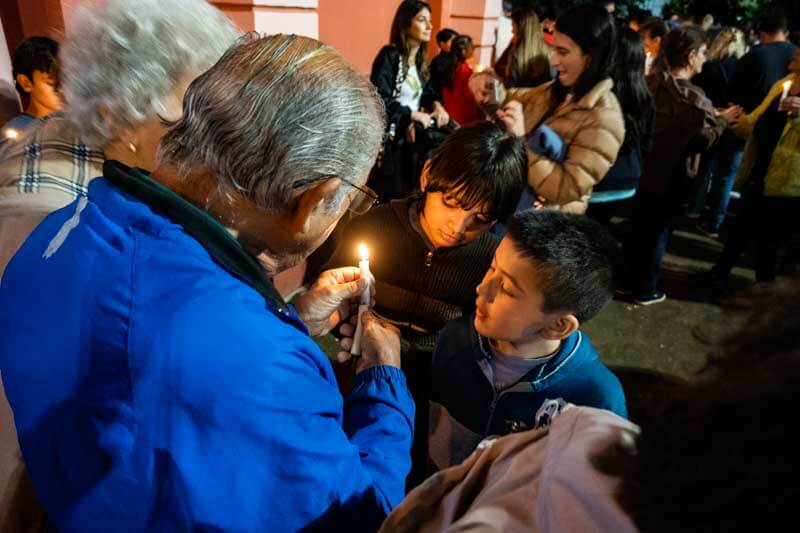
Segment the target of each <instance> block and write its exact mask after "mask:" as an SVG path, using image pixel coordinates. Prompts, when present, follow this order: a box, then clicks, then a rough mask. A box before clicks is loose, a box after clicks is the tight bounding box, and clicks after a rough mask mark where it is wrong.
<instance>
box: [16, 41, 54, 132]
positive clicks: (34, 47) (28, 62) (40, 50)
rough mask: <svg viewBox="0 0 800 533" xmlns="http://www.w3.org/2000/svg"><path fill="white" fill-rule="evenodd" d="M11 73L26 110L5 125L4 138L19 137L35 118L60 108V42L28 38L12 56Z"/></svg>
mask: <svg viewBox="0 0 800 533" xmlns="http://www.w3.org/2000/svg"><path fill="white" fill-rule="evenodd" d="M11 62H12V74H13V75H14V82H15V84H16V87H17V91H18V92H19V94H20V96H21V97H22V104H23V108H24V109H25V111H24V112H23V113H20V114H19V115H17V116H15V117H13V118H11V119H10V120H9V121H8V122H6V123H5V125H4V126H3V139H2V140H5V139H11V140H14V139H16V138H18V136H19V134H20V133H22V131H23V130H25V129H26V128H27V127H28V126H29V125H30V124H31V123H32V122H33V121H34V120H36V119H37V118H42V117H46V116H47V115H49V114H51V113H54V112H56V111H58V110H60V109H61V96H60V95H59V93H58V76H59V66H58V43H57V42H56V41H54V40H53V39H50V38H49V37H30V38H29V39H25V40H24V41H23V42H22V44H20V45H19V46H18V47H17V49H16V50H14V57H13V58H12V61H11Z"/></svg>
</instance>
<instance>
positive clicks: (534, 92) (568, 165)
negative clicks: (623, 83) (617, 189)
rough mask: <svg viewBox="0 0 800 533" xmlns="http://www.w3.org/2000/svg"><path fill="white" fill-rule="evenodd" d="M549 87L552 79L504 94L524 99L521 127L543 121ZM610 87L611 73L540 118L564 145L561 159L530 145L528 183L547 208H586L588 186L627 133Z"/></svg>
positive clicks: (600, 174) (609, 163)
mask: <svg viewBox="0 0 800 533" xmlns="http://www.w3.org/2000/svg"><path fill="white" fill-rule="evenodd" d="M552 87H553V82H550V83H545V84H543V85H540V86H538V87H534V88H532V89H514V90H511V91H509V94H508V100H518V101H519V102H520V103H521V104H522V110H523V114H524V117H525V131H531V130H532V129H534V128H535V127H537V126H539V123H540V122H542V117H544V115H545V113H546V112H547V110H548V108H549V106H550V94H551V91H552ZM613 87H614V83H613V82H612V81H611V79H609V78H606V79H605V80H603V81H601V82H600V83H598V84H597V85H595V86H594V87H593V88H592V90H590V91H589V92H588V93H586V94H585V95H584V96H583V98H581V99H580V100H578V101H576V102H569V103H567V104H566V105H562V106H561V107H560V108H559V109H557V110H556V112H555V113H553V114H552V115H551V116H550V117H548V118H547V119H546V120H545V121H544V122H543V124H546V125H547V126H549V127H550V128H552V129H553V131H555V132H556V133H557V134H558V135H559V136H560V137H561V138H562V139H563V140H564V143H565V144H566V146H567V155H566V159H565V160H564V162H563V163H559V162H557V161H554V160H552V159H548V158H547V157H544V156H540V155H538V154H535V153H534V152H532V151H531V150H530V149H529V150H528V183H529V184H530V186H531V187H533V189H534V190H535V191H536V194H537V195H539V196H542V197H543V198H544V199H545V200H546V202H545V207H546V208H554V209H561V210H564V211H570V212H574V213H583V212H585V211H586V207H587V203H588V200H589V197H590V196H591V194H592V188H593V187H594V186H595V184H596V183H598V182H599V181H600V180H602V179H603V178H604V177H605V175H606V173H607V172H608V170H609V169H610V168H611V166H612V165H613V164H614V161H616V159H617V154H618V153H619V148H620V146H621V145H622V141H623V139H624V138H625V124H624V120H623V118H622V109H621V108H620V106H619V102H618V101H617V97H616V96H615V95H614V93H613V92H612V88H613Z"/></svg>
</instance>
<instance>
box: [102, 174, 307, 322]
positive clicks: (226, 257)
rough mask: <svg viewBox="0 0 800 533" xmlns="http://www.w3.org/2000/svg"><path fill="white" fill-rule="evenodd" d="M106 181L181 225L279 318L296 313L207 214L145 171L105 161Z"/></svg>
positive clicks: (252, 261)
mask: <svg viewBox="0 0 800 533" xmlns="http://www.w3.org/2000/svg"><path fill="white" fill-rule="evenodd" d="M103 177H105V178H106V179H107V180H108V181H110V182H111V183H112V184H114V185H115V186H116V187H118V188H119V189H122V190H123V191H124V192H126V193H127V194H129V195H131V196H133V197H134V198H136V199H137V200H139V201H141V202H143V203H144V204H146V205H147V206H148V207H150V208H151V209H152V210H153V211H155V212H157V213H159V214H161V215H163V216H165V217H166V218H168V219H169V220H171V221H172V222H175V223H176V224H179V225H181V226H182V227H183V229H184V231H186V233H188V234H189V235H191V236H192V237H194V238H195V239H196V240H197V241H198V242H199V243H200V244H201V245H202V246H203V248H205V249H206V251H207V252H208V254H209V255H210V256H211V257H212V258H213V259H214V261H216V262H217V263H218V264H219V265H220V266H221V267H222V268H224V269H225V270H226V271H227V272H228V273H230V274H231V275H233V276H234V277H236V278H238V279H240V280H241V281H243V282H244V283H246V284H247V285H249V286H250V287H252V288H253V289H255V290H256V291H257V292H258V293H259V294H260V295H261V296H262V297H263V298H264V300H265V301H266V302H267V304H268V305H270V306H271V307H272V308H273V309H274V310H276V311H277V312H278V314H280V315H282V316H284V317H287V318H288V317H291V316H292V314H293V313H292V312H291V310H290V309H289V307H288V306H287V305H286V302H284V300H283V298H282V297H281V295H280V294H279V293H278V291H277V289H275V286H274V285H273V284H272V281H271V280H270V279H269V278H268V277H267V276H266V274H265V273H264V270H263V269H262V268H261V266H260V265H259V263H258V261H257V260H256V259H255V258H254V257H253V256H252V255H250V254H249V253H247V252H246V251H245V250H244V248H242V245H241V244H240V243H239V241H237V240H236V239H234V238H233V236H232V235H231V234H230V233H229V232H228V230H227V229H225V227H224V226H223V225H222V224H220V223H219V221H217V220H216V219H215V218H213V217H212V216H211V215H209V214H208V213H207V212H205V211H203V210H202V209H200V208H198V207H196V206H195V205H194V204H192V203H190V202H188V201H187V200H185V199H184V198H182V197H181V196H179V195H177V194H176V193H174V192H173V191H171V190H170V189H168V188H167V187H164V186H163V185H161V184H160V183H158V182H157V181H155V180H153V179H152V178H151V177H150V175H149V174H148V173H147V172H146V171H144V170H142V169H139V168H130V167H128V166H126V165H123V164H122V163H120V162H119V161H106V162H105V163H104V164H103Z"/></svg>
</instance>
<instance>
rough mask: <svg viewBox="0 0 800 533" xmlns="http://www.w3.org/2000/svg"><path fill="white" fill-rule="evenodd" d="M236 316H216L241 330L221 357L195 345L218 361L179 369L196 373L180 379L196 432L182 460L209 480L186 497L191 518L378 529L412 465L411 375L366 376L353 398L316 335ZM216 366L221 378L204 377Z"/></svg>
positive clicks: (257, 526)
mask: <svg viewBox="0 0 800 533" xmlns="http://www.w3.org/2000/svg"><path fill="white" fill-rule="evenodd" d="M261 312H262V313H263V312H264V311H263V310H262V311H261ZM233 320H234V319H233V318H232V319H230V320H229V319H228V318H226V317H225V316H220V317H218V318H217V321H218V322H222V323H223V324H224V325H225V328H226V329H227V328H228V326H230V329H231V331H229V332H228V334H226V335H225V339H226V341H225V346H224V348H223V349H222V350H215V349H213V347H212V348H210V347H209V346H206V345H201V342H200V341H197V350H199V349H203V350H205V351H206V352H209V351H210V352H213V353H214V354H216V355H215V356H214V357H211V358H210V360H209V359H206V360H205V361H201V362H199V363H195V362H193V361H194V360H191V361H190V360H189V359H190V357H193V358H194V359H197V350H191V351H189V352H188V353H192V354H193V355H192V356H190V357H186V358H184V359H183V361H182V363H181V365H180V367H181V368H182V370H181V373H182V374H183V375H184V376H186V377H190V376H191V377H192V379H183V380H181V381H180V382H181V383H186V384H187V385H185V392H184V394H185V395H186V397H187V398H188V400H187V404H188V405H190V406H191V408H192V412H191V413H190V415H189V416H188V417H187V419H188V420H189V421H190V424H186V425H191V426H194V427H197V428H198V429H197V430H193V431H192V433H189V430H188V429H186V426H183V427H182V428H181V432H180V434H181V439H182V442H184V443H185V444H184V445H183V446H182V447H181V450H182V452H181V455H180V456H178V455H177V454H175V453H173V456H175V457H176V461H177V462H178V463H179V464H178V470H179V471H181V472H191V471H194V476H193V477H195V478H196V479H200V480H201V481H202V482H201V483H194V486H193V487H192V489H193V492H191V493H190V494H189V495H188V496H187V497H188V498H189V502H188V505H190V506H191V508H192V517H193V520H194V521H195V522H198V523H207V524H213V525H214V526H216V527H217V528H218V529H219V530H220V531H247V530H262V531H263V530H267V529H270V530H273V531H299V530H305V529H313V530H322V531H333V530H336V531H376V530H377V528H378V527H379V526H380V524H381V522H382V521H383V519H384V518H385V517H386V515H387V514H388V513H389V512H390V511H391V510H392V508H393V507H394V506H395V505H397V504H398V503H399V502H400V500H401V499H402V498H403V494H404V484H405V479H406V476H407V475H408V472H409V470H410V466H411V460H410V449H411V439H412V434H413V419H414V403H413V400H412V399H411V395H410V393H409V392H408V388H407V386H406V380H405V377H404V375H403V373H402V371H401V370H400V369H398V368H393V367H388V366H376V367H372V368H369V369H367V370H364V371H362V372H360V373H359V374H357V375H356V377H355V383H354V389H353V392H352V393H351V395H350V396H349V398H348V399H347V401H346V402H344V401H343V399H342V396H341V394H340V392H339V389H338V386H337V383H336V379H335V377H334V375H333V369H332V367H331V365H330V363H329V362H328V361H327V358H326V357H325V355H324V354H323V353H322V352H321V351H320V350H319V348H318V347H317V346H316V345H315V344H314V342H313V341H312V340H311V339H310V338H308V337H307V336H306V335H304V334H302V333H301V332H299V331H298V330H296V329H294V328H290V327H287V325H286V324H285V323H281V322H276V321H275V320H272V321H262V320H259V321H248V322H245V323H243V324H242V325H241V326H239V325H236V324H233V323H232V321H233ZM211 327H213V326H209V328H207V329H210V328H211ZM243 336H244V337H245V338H244V339H243V338H242V337H243ZM218 347H219V348H222V346H218ZM210 362H214V365H213V367H212V368H213V371H212V372H209V370H208V368H205V369H204V370H198V368H199V367H209V363H210ZM187 366H190V367H191V366H193V367H194V369H191V370H185V368H186V367H187ZM186 372H190V374H188V375H187V374H186ZM198 375H199V376H200V377H202V379H198V377H197V376H198ZM206 377H209V378H211V377H213V379H206ZM171 381H172V380H171ZM198 383H199V384H198ZM220 390H224V391H225V392H224V393H223V394H220V393H219V391H220ZM198 406H201V407H205V406H208V407H207V408H205V409H204V410H201V409H199V408H198ZM164 416H165V417H170V416H171V417H172V419H174V420H176V421H180V420H182V418H179V417H177V416H175V415H174V414H173V413H164ZM177 424H178V422H173V425H172V428H171V432H173V433H178V431H177ZM198 465H200V467H198ZM231 509H235V512H232V511H231Z"/></svg>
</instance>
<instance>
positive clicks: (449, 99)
mask: <svg viewBox="0 0 800 533" xmlns="http://www.w3.org/2000/svg"><path fill="white" fill-rule="evenodd" d="M474 50H475V49H474V47H473V45H472V38H471V37H470V36H469V35H459V36H458V37H456V38H455V39H453V44H452V46H451V48H450V53H449V54H448V55H447V58H446V59H445V67H444V72H445V83H444V87H443V88H442V100H443V102H444V108H445V109H446V110H447V112H448V113H449V114H450V118H451V119H453V120H455V121H456V122H457V123H458V124H460V125H462V126H464V125H466V124H471V123H473V122H477V121H479V120H482V119H484V118H485V116H484V113H483V111H481V108H480V107H478V103H477V102H476V101H475V97H474V96H473V94H472V92H471V91H470V88H469V79H470V77H471V76H472V73H473V70H472V67H471V66H470V65H469V60H470V58H471V57H472V53H473V51H474Z"/></svg>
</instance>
